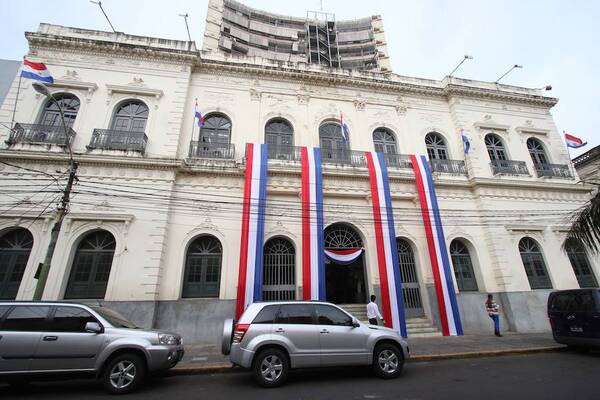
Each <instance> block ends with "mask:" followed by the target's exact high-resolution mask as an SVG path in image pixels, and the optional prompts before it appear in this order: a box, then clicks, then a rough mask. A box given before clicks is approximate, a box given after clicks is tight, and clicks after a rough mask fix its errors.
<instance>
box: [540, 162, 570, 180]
mask: <svg viewBox="0 0 600 400" xmlns="http://www.w3.org/2000/svg"><path fill="white" fill-rule="evenodd" d="M535 172H536V173H537V176H539V177H540V178H541V177H549V178H553V177H557V178H573V174H571V171H570V170H569V166H568V165H566V164H535Z"/></svg>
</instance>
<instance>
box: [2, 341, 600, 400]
mask: <svg viewBox="0 0 600 400" xmlns="http://www.w3.org/2000/svg"><path fill="white" fill-rule="evenodd" d="M599 374H600V354H599V353H595V354H591V353H584V354H579V353H573V352H559V353H544V354H532V355H519V356H504V357H494V358H479V359H464V360H447V361H432V362H418V363H410V364H408V365H407V366H406V369H405V371H404V374H403V375H402V377H401V378H399V379H396V380H391V381H384V380H380V379H377V378H375V377H373V376H372V375H371V373H370V371H368V370H366V369H362V368H358V369H338V370H321V371H304V372H294V373H292V375H291V376H290V380H289V381H288V384H287V385H285V386H284V387H282V388H278V389H269V390H267V389H261V388H259V387H257V386H256V385H255V384H254V382H253V381H252V379H251V377H250V375H249V374H247V373H226V374H215V375H193V376H173V377H165V378H159V379H154V380H153V381H152V382H149V383H148V384H147V385H146V386H144V388H142V389H141V390H140V391H139V392H137V393H135V394H133V395H130V396H126V398H127V399H165V398H171V399H175V398H178V399H188V398H189V399H197V398H203V399H211V400H213V399H232V398H242V396H243V398H244V399H247V400H251V399H261V400H263V399H266V400H268V399H286V400H292V399H328V400H329V399H344V400H348V399H387V398H394V399H450V398H460V399H461V400H466V399H481V398H482V397H485V398H486V400H493V399H508V398H512V399H520V398H526V399H527V400H533V399H566V398H577V399H578V400H579V399H597V398H598V396H599V395H600V389H599V386H598V384H597V382H596V381H597V377H598V375H599ZM0 397H2V398H7V399H8V398H10V399H62V400H64V399H85V398H90V399H91V398H94V399H96V398H112V399H114V397H112V396H108V395H105V394H104V392H103V391H102V389H101V388H100V387H99V386H97V385H94V384H92V383H90V382H89V381H71V382H66V383H65V382H62V383H35V384H32V385H30V386H29V387H28V388H27V389H23V390H21V391H19V392H15V391H12V390H11V389H10V388H8V387H7V386H0Z"/></svg>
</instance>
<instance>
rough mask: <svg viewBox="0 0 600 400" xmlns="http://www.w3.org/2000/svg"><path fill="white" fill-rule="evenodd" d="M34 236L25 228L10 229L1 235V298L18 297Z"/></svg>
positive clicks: (11, 298)
mask: <svg viewBox="0 0 600 400" xmlns="http://www.w3.org/2000/svg"><path fill="white" fill-rule="evenodd" d="M32 247H33V236H32V235H31V233H30V232H29V231H28V230H27V229H24V228H15V229H10V230H8V231H6V232H4V234H3V235H2V237H0V300H14V299H15V297H17V292H18V291H19V286H20V285H21V279H23V273H24V272H25V266H26V265H27V260H29V254H30V253H31V248H32Z"/></svg>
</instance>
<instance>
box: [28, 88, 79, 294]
mask: <svg viewBox="0 0 600 400" xmlns="http://www.w3.org/2000/svg"><path fill="white" fill-rule="evenodd" d="M32 86H33V89H34V90H35V91H36V92H38V93H39V94H41V95H43V96H45V97H47V98H48V99H50V101H52V102H53V103H54V104H56V107H58V112H59V113H60V119H61V121H62V126H63V129H64V131H65V138H66V139H65V140H66V145H67V148H68V150H69V180H68V181H67V186H66V187H65V190H64V191H63V197H62V200H61V202H60V206H59V207H58V209H57V210H56V217H55V219H54V226H53V227H52V231H51V232H50V243H49V244H48V249H47V250H46V257H45V258H44V262H43V263H42V264H41V265H40V268H39V271H38V272H39V275H38V277H37V278H38V281H37V284H36V286H35V292H34V294H33V299H34V300H41V299H42V295H43V294H44V287H45V286H46V281H47V280H48V273H49V272H50V264H52V256H54V250H55V249H56V241H57V240H58V236H59V234H60V228H61V227H62V223H63V220H64V219H65V215H66V214H67V209H68V206H69V201H70V196H71V189H72V188H73V181H74V180H75V179H76V172H77V163H76V162H75V161H73V152H72V150H71V140H70V137H69V129H68V128H67V124H66V122H65V115H64V113H63V110H62V108H61V106H60V104H59V103H58V101H56V99H55V98H54V96H52V93H50V90H48V87H46V85H43V84H41V83H39V82H33V83H32Z"/></svg>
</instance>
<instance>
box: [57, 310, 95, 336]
mask: <svg viewBox="0 0 600 400" xmlns="http://www.w3.org/2000/svg"><path fill="white" fill-rule="evenodd" d="M88 322H98V321H97V320H96V318H94V316H93V315H92V314H90V313H89V312H87V311H86V310H84V309H83V308H79V307H57V308H56V312H55V313H54V318H53V319H52V323H51V324H50V329H49V330H51V331H55V332H85V324H87V323H88Z"/></svg>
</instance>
